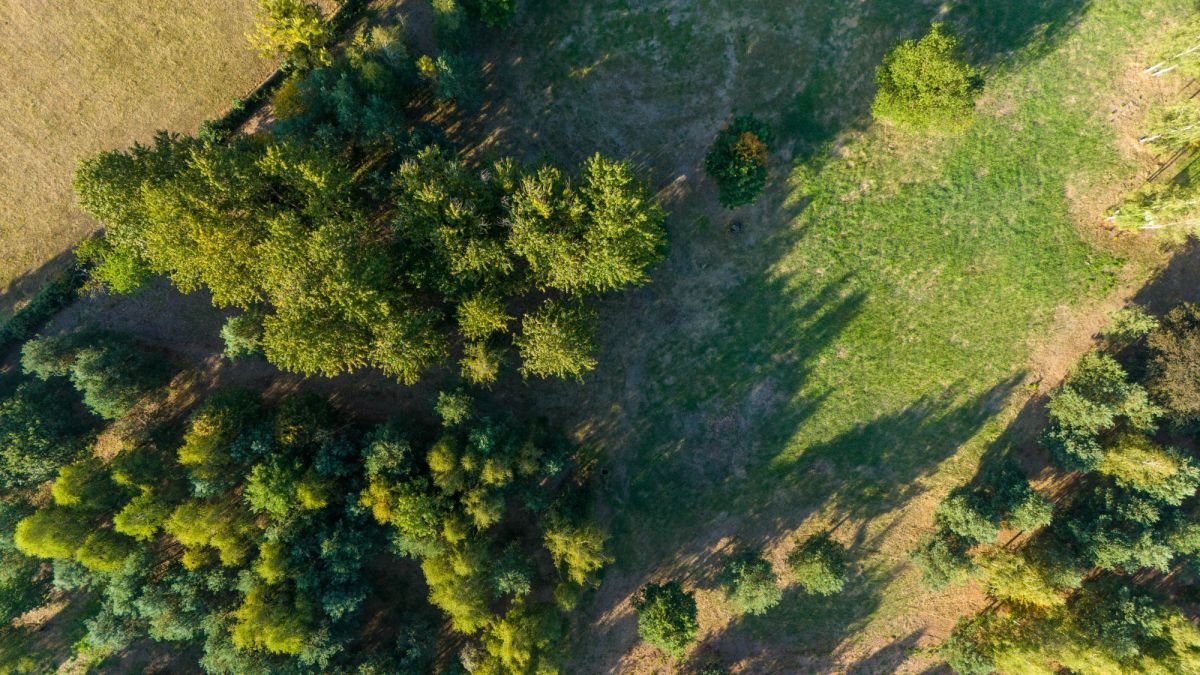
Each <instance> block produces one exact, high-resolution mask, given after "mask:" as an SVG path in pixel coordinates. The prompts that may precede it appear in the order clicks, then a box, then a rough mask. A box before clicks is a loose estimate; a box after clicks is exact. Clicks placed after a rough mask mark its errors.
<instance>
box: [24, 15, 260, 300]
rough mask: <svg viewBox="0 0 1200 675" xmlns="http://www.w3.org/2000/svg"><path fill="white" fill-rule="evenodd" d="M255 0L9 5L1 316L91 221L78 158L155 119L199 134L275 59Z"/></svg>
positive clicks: (123, 139) (118, 142) (152, 126)
mask: <svg viewBox="0 0 1200 675" xmlns="http://www.w3.org/2000/svg"><path fill="white" fill-rule="evenodd" d="M254 8H255V2H254V0H205V1H204V2H198V1H196V0H178V1H173V2H164V1H155V2H136V1H134V0H110V1H106V2H69V3H61V2H53V1H51V0H22V1H21V2H10V3H7V4H6V7H5V9H4V10H3V12H0V82H3V83H4V86H3V87H0V148H3V149H4V152H3V153H0V319H3V318H5V317H7V316H8V315H9V314H10V313H11V311H12V309H13V306H14V305H15V304H17V303H19V302H20V301H22V300H24V299H27V298H28V297H29V296H30V295H31V294H32V293H33V292H35V291H36V288H37V285H38V283H39V282H40V280H41V279H43V278H44V274H42V273H41V272H39V270H40V269H41V268H42V266H44V265H45V264H46V263H48V262H50V261H51V260H53V259H55V258H56V256H59V254H61V253H62V252H63V251H65V250H66V249H68V248H70V247H71V246H72V245H73V244H74V243H75V242H76V241H78V239H79V238H80V237H81V236H83V235H84V234H86V233H87V232H89V231H91V230H92V229H93V227H94V224H93V223H91V222H89V221H88V220H87V219H85V218H84V217H83V216H82V214H80V213H79V212H78V211H77V210H76V209H75V208H74V199H73V196H72V194H71V176H72V174H73V172H74V169H75V163H76V161H77V160H78V159H79V158H80V157H82V156H84V155H87V154H89V153H92V152H96V151H99V150H105V149H109V148H118V147H125V146H128V145H129V144H131V143H133V142H134V141H145V140H147V139H149V138H150V137H151V135H152V134H153V132H154V131H155V130H156V129H169V130H172V131H182V132H194V131H195V130H196V128H197V126H198V125H199V123H200V122H201V121H202V120H204V119H206V118H209V117H215V116H217V115H220V114H221V113H223V112H224V111H225V110H226V109H227V108H228V107H229V106H230V103H231V100H232V99H233V98H234V97H235V96H241V95H244V94H246V93H247V92H249V90H250V89H252V88H253V87H254V86H255V85H256V84H258V82H259V81H260V80H261V79H262V78H263V77H265V76H266V75H267V74H268V73H269V72H270V71H271V70H272V69H273V67H274V65H273V64H272V63H269V62H268V61H265V60H263V59H260V58H259V57H258V55H257V54H256V53H255V52H254V51H253V50H252V49H251V48H250V47H249V45H248V43H247V40H246V38H245V34H246V33H247V32H249V31H250V30H251V29H252V27H253V25H254ZM30 275H31V276H30ZM17 281H20V283H19V284H17V285H16V286H15V287H14V286H13V284H14V282H17Z"/></svg>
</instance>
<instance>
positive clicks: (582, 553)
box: [543, 513, 612, 586]
mask: <svg viewBox="0 0 1200 675" xmlns="http://www.w3.org/2000/svg"><path fill="white" fill-rule="evenodd" d="M607 539H608V534H607V533H606V532H605V531H604V530H602V529H600V527H599V526H598V525H596V524H595V523H591V522H581V521H579V520H577V519H573V518H569V517H567V516H565V515H562V514H559V513H555V514H553V515H552V516H551V517H550V519H549V520H548V522H547V524H546V530H545V533H544V539H543V541H544V542H545V544H546V550H548V551H549V552H550V557H551V558H552V559H553V560H554V566H555V567H556V568H558V571H559V573H560V574H562V575H563V576H564V577H566V578H567V579H569V580H570V581H571V582H573V583H575V584H578V585H580V586H583V585H586V584H590V583H593V582H594V580H595V575H596V573H597V572H599V571H600V570H601V569H603V567H604V566H605V565H607V564H608V563H610V562H612V556H610V555H609V554H608V553H607V552H606V551H605V550H604V543H605V540H607Z"/></svg>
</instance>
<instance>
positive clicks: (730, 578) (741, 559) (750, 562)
mask: <svg viewBox="0 0 1200 675" xmlns="http://www.w3.org/2000/svg"><path fill="white" fill-rule="evenodd" d="M722 582H723V584H724V586H725V596H726V598H728V600H729V602H730V604H732V605H733V606H734V608H735V609H737V610H738V611H739V612H742V613H744V614H764V613H766V611H767V610H768V609H771V608H772V607H774V606H775V605H777V604H779V601H780V600H781V599H782V598H783V590H782V589H780V588H779V584H778V581H777V578H776V576H775V570H773V569H771V563H770V562H769V561H768V560H766V559H765V558H763V556H762V553H761V552H760V551H746V552H744V553H742V554H740V555H738V556H736V557H734V558H733V559H732V560H730V561H729V564H728V565H726V567H725V570H724V573H723V575H722Z"/></svg>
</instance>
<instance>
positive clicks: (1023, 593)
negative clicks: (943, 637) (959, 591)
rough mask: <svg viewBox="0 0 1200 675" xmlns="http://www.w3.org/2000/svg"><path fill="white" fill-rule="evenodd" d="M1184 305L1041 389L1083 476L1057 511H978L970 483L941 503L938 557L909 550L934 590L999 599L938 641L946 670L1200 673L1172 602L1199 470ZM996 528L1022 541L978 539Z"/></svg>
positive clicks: (1188, 626) (1193, 558)
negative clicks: (920, 560)
mask: <svg viewBox="0 0 1200 675" xmlns="http://www.w3.org/2000/svg"><path fill="white" fill-rule="evenodd" d="M1195 313H1196V309H1195V307H1193V306H1191V305H1184V306H1181V307H1177V308H1175V309H1174V310H1172V311H1171V312H1169V313H1168V314H1167V316H1166V317H1164V318H1163V319H1162V320H1161V321H1150V320H1146V317H1145V316H1144V315H1140V317H1141V318H1140V319H1139V320H1138V321H1137V322H1136V323H1137V328H1136V330H1133V331H1127V330H1120V331H1118V332H1120V333H1121V334H1122V336H1121V338H1120V339H1118V340H1116V341H1115V342H1113V343H1112V345H1111V346H1112V348H1113V350H1114V352H1115V354H1116V356H1114V355H1113V354H1110V353H1106V352H1103V351H1097V352H1092V353H1089V354H1087V355H1085V356H1084V357H1083V358H1082V359H1080V361H1079V363H1078V364H1077V365H1076V367H1075V369H1074V370H1073V371H1072V372H1071V374H1070V375H1069V376H1068V378H1067V379H1066V381H1065V382H1064V383H1063V384H1062V385H1061V386H1060V387H1059V388H1058V389H1057V390H1056V391H1055V392H1054V393H1053V394H1051V396H1050V402H1049V405H1048V412H1049V420H1048V424H1047V428H1046V432H1045V433H1044V435H1043V444H1044V445H1045V446H1046V447H1047V449H1048V450H1049V451H1050V455H1051V457H1052V459H1053V460H1054V461H1055V462H1056V463H1058V465H1059V467H1060V468H1061V469H1063V470H1064V471H1074V472H1077V476H1078V477H1077V479H1076V480H1075V481H1074V483H1073V489H1072V490H1071V491H1070V492H1069V493H1067V494H1066V495H1064V496H1063V497H1062V498H1061V500H1060V504H1059V505H1058V506H1057V507H1055V508H1050V507H1049V504H1047V503H1045V502H1044V500H1042V499H1041V498H1040V497H1035V496H1029V497H1026V498H1020V499H1018V500H1017V501H1018V502H1020V503H1025V502H1028V503H1029V504H1030V506H1028V507H1026V508H1024V509H1015V510H1012V509H1010V511H1009V512H1010V513H1011V514H1013V515H1010V516H1008V517H1007V518H1006V519H1003V520H999V521H998V520H995V519H994V518H993V519H989V518H988V517H987V514H988V513H989V512H991V511H992V510H993V509H994V507H992V508H989V507H988V506H987V504H986V500H980V499H973V498H971V497H970V495H972V494H974V490H975V489H977V488H972V489H971V492H966V493H964V492H963V491H958V492H956V493H955V494H953V495H951V497H949V498H948V499H947V500H946V501H945V502H943V503H942V505H941V507H940V508H939V510H938V519H939V523H940V525H941V527H942V528H943V529H945V530H948V531H949V537H947V538H944V539H943V543H941V544H940V546H941V550H940V551H938V553H937V555H934V554H933V553H934V547H935V546H936V545H938V544H928V545H926V548H925V549H924V550H923V551H922V552H921V553H920V554H918V555H919V556H923V557H924V558H925V559H926V560H933V561H934V563H935V564H933V565H929V570H932V572H931V573H930V575H929V576H931V577H932V580H933V581H935V582H937V583H943V582H944V581H946V580H947V579H948V578H953V579H955V580H957V579H961V578H963V577H964V576H965V575H966V574H967V573H971V572H974V571H976V570H977V571H978V572H980V573H981V574H982V578H983V582H984V585H985V587H986V588H987V591H988V593H989V595H990V596H991V597H992V598H994V599H995V600H997V601H998V603H997V604H996V605H995V606H994V609H993V610H992V611H990V612H987V613H984V614H981V615H978V616H975V617H969V618H967V619H964V620H962V621H960V623H959V625H958V626H957V627H956V628H955V630H954V632H953V634H952V635H951V636H950V638H949V639H948V640H947V641H946V643H945V644H944V645H943V647H942V653H943V655H944V656H945V657H946V659H947V660H948V662H949V663H950V665H951V666H952V667H953V668H954V669H955V670H956V671H958V672H962V673H989V672H993V671H997V670H999V671H1004V672H1024V671H1040V670H1044V669H1046V668H1047V667H1048V666H1049V665H1050V664H1055V665H1056V666H1057V667H1059V668H1067V669H1069V670H1071V672H1078V673H1108V672H1127V671H1132V670H1136V671H1138V672H1192V671H1195V670H1197V669H1198V668H1200V629H1197V628H1196V627H1195V626H1194V624H1193V622H1192V621H1191V619H1190V618H1189V614H1188V613H1187V612H1186V611H1185V610H1184V608H1183V605H1181V604H1180V601H1181V600H1180V599H1181V598H1185V597H1190V596H1192V595H1193V594H1194V593H1195V588H1196V586H1195V584H1196V581H1197V579H1198V577H1197V574H1200V565H1198V563H1200V558H1197V554H1200V522H1198V521H1197V520H1196V516H1197V514H1198V513H1200V510H1198V507H1200V502H1198V501H1197V497H1196V493H1197V489H1198V488H1200V463H1198V462H1197V460H1196V458H1195V456H1194V452H1193V451H1192V450H1191V449H1190V448H1191V447H1192V444H1191V437H1192V435H1193V433H1194V425H1195V419H1196V418H1195V413H1194V410H1193V408H1192V405H1191V403H1190V402H1191V401H1192V400H1195V399H1196V397H1198V396H1200V380H1198V379H1196V378H1195V377H1194V372H1193V370H1194V369H1192V368H1191V367H1190V365H1189V364H1190V361H1189V359H1193V358H1194V356H1193V354H1192V351H1193V350H1191V349H1189V348H1188V347H1187V345H1190V344H1192V343H1194V342H1195V341H1196V340H1197V335H1200V322H1196V321H1195V320H1194V316H1195ZM1122 320H1123V319H1122ZM1118 357H1119V359H1120V360H1118ZM1131 372H1133V373H1137V374H1138V375H1137V377H1131V376H1130V373H1131ZM985 473H986V472H985ZM977 482H979V483H989V482H990V483H991V484H994V483H995V481H994V480H992V481H989V480H988V479H986V478H982V477H981V478H980V479H978V480H977ZM1021 491H1025V489H1024V488H1023V489H1022V490H1021ZM1027 494H1028V493H1027ZM1032 494H1033V495H1036V493H1032ZM1005 501H1006V502H1008V503H1012V500H1005ZM1019 511H1023V512H1024V513H1025V514H1026V515H1025V517H1023V518H1021V519H1020V520H1021V522H1018V518H1017V517H1016V514H1017V512H1019ZM997 526H1004V527H1009V528H1013V529H1023V530H1030V531H1032V535H1031V536H1030V537H1029V538H1028V539H1027V540H1026V541H1025V542H1024V543H1022V544H1021V545H1020V546H1019V547H1017V548H1015V549H1014V548H1011V547H1008V548H1006V547H989V546H987V544H990V543H991V542H993V541H994V540H995V535H994V532H995V528H996V527H997ZM955 542H959V543H955ZM949 560H953V561H955V564H949V563H947V562H944V561H949ZM958 570H961V572H959V571H958Z"/></svg>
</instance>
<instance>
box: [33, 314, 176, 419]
mask: <svg viewBox="0 0 1200 675" xmlns="http://www.w3.org/2000/svg"><path fill="white" fill-rule="evenodd" d="M21 353H22V357H21V365H22V367H23V368H24V369H25V372H26V373H28V374H30V375H35V376H37V377H39V378H42V379H46V378H48V377H58V376H63V375H67V376H69V377H70V379H71V383H72V384H73V385H74V386H75V389H77V390H78V391H79V393H80V394H82V395H83V403H84V405H86V406H87V407H88V408H90V409H91V410H92V412H94V413H96V414H97V415H99V416H101V417H103V418H105V419H110V420H113V419H117V418H119V417H121V416H122V415H124V414H125V413H126V412H128V411H129V409H130V408H132V407H133V406H134V405H135V404H136V403H137V402H138V401H139V400H140V399H141V398H142V397H143V396H145V395H146V394H147V393H148V392H150V391H152V390H154V389H155V388H157V387H159V386H161V385H163V384H165V383H166V367H165V364H164V363H163V362H162V360H161V359H160V358H158V357H157V356H155V355H152V354H149V353H147V352H144V351H142V350H140V349H139V348H138V347H137V345H135V344H134V343H133V342H132V341H131V340H129V339H128V338H126V337H123V336H120V335H117V334H113V333H101V332H90V331H89V332H80V333H74V334H71V335H67V336H61V337H58V336H51V337H41V338H38V339H36V340H32V341H30V342H27V343H26V344H25V347H24V348H23V349H22V352H21Z"/></svg>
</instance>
